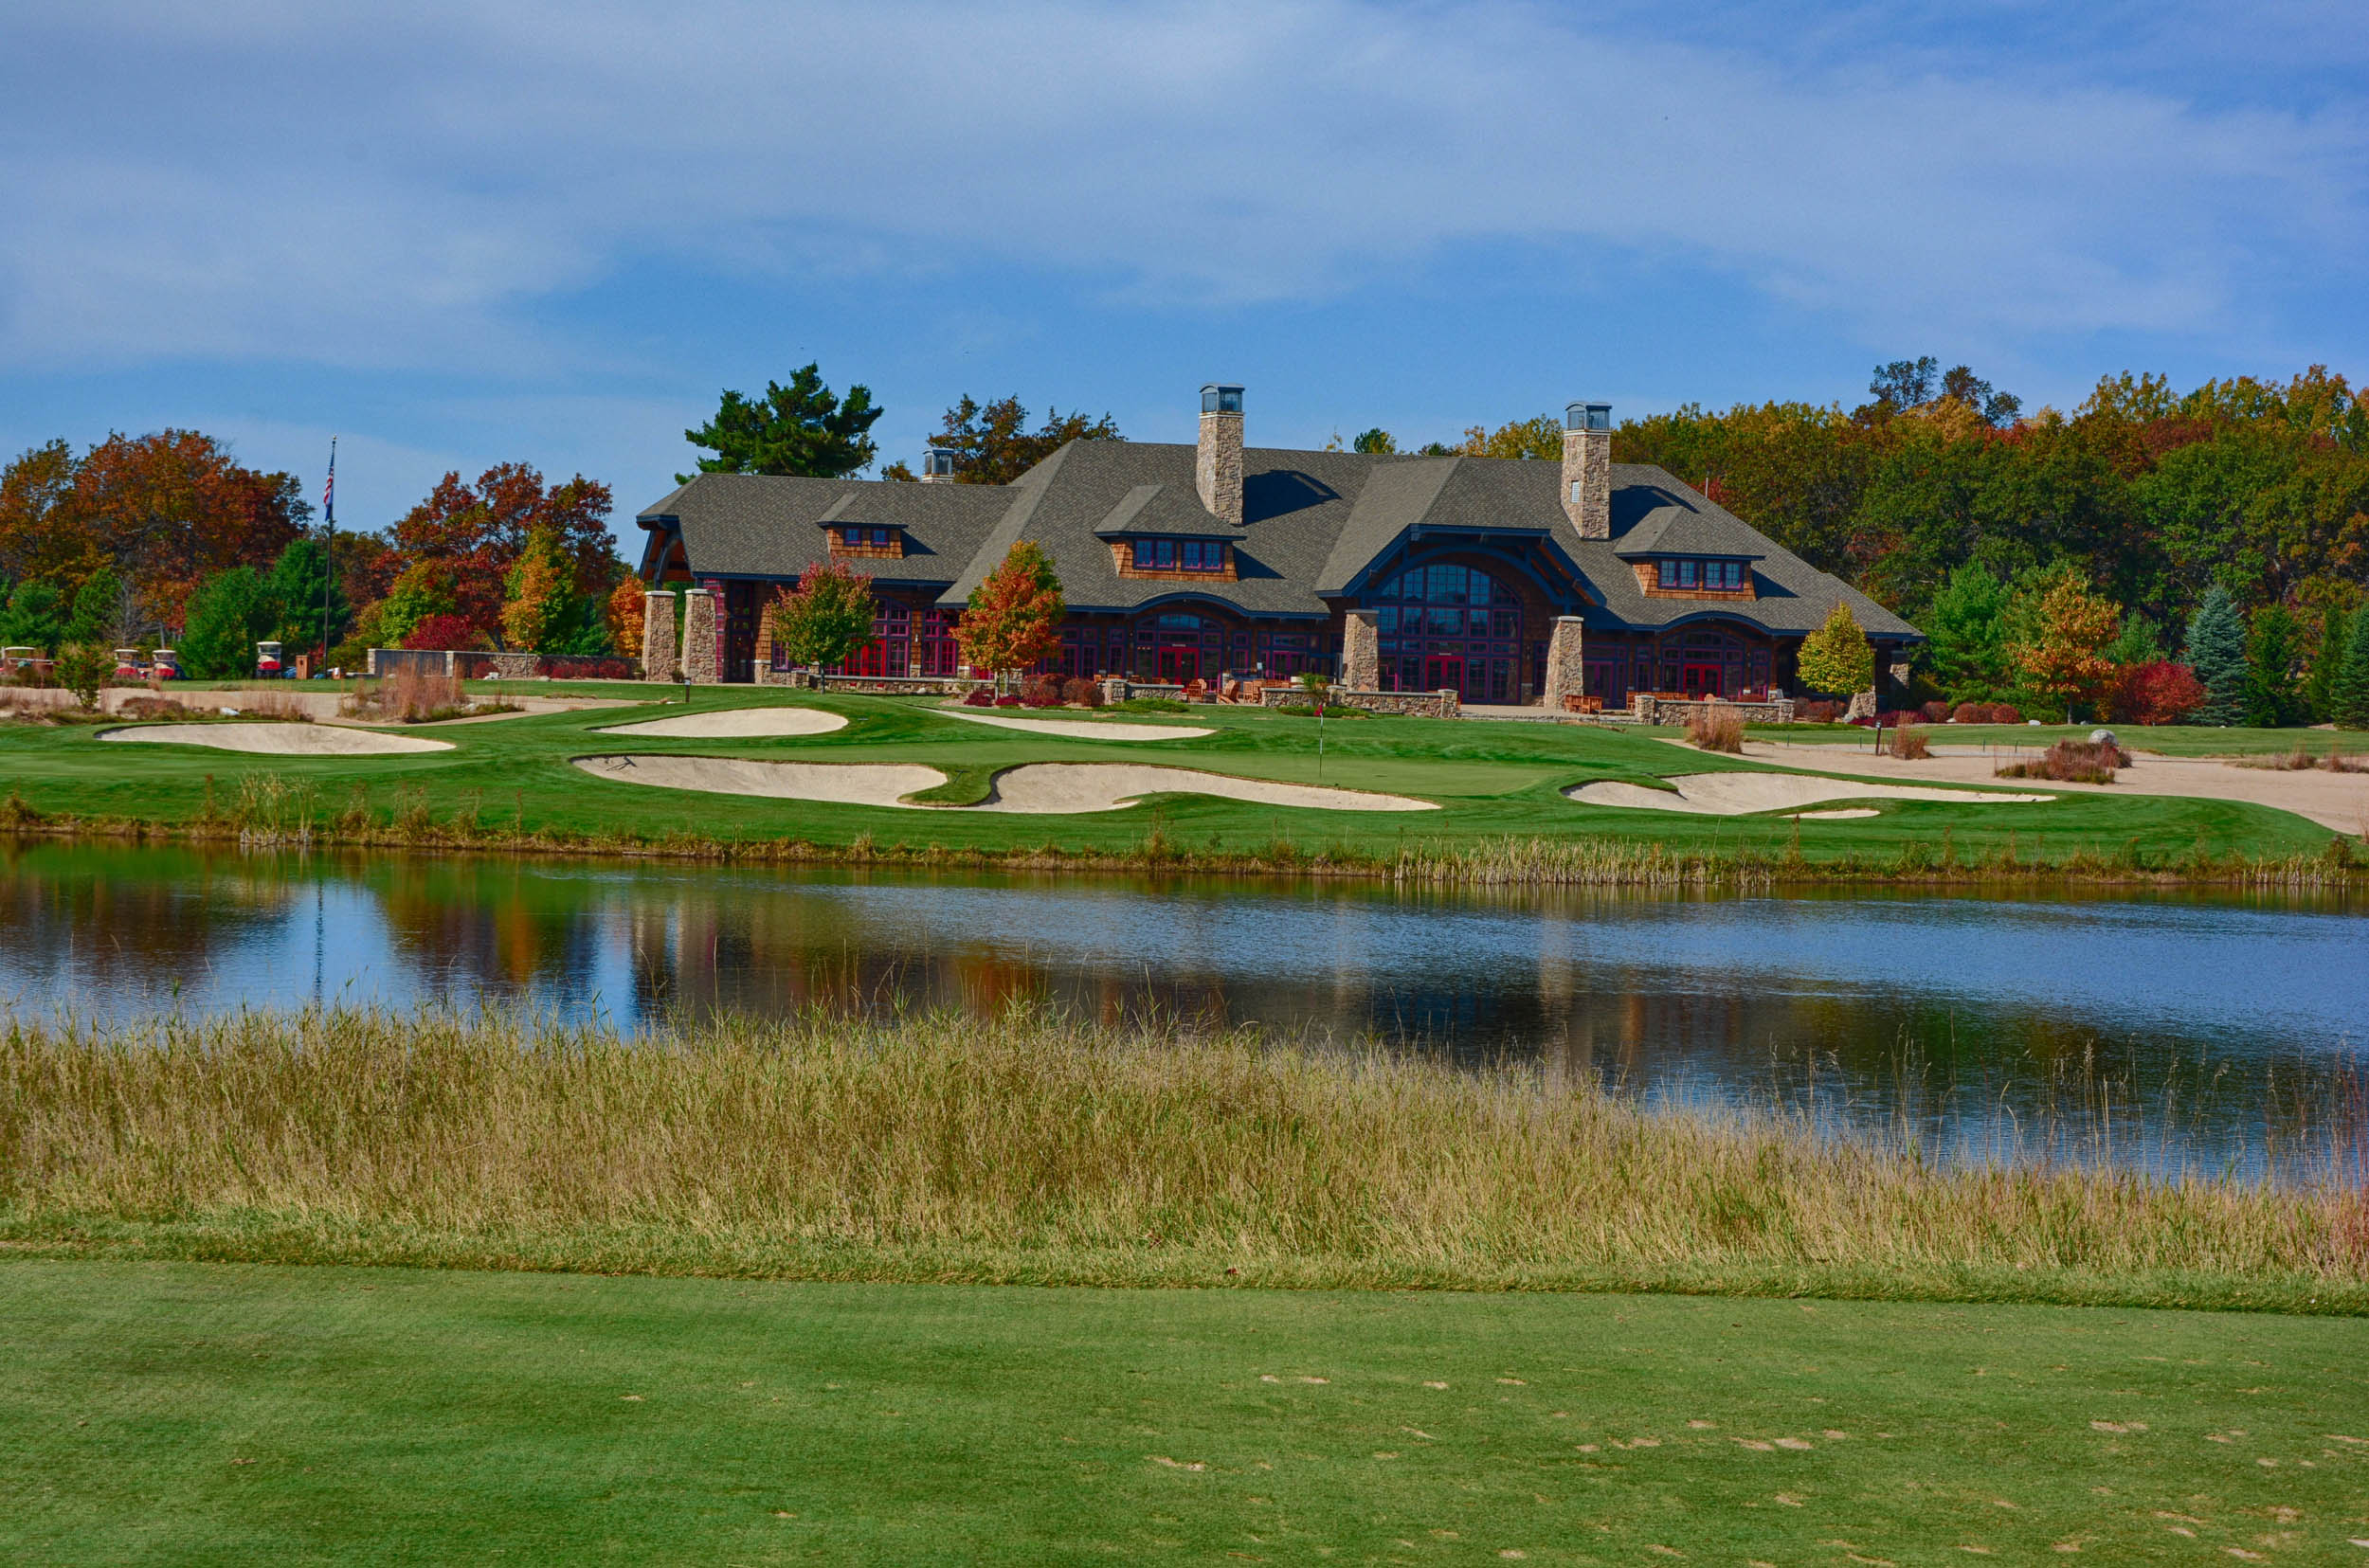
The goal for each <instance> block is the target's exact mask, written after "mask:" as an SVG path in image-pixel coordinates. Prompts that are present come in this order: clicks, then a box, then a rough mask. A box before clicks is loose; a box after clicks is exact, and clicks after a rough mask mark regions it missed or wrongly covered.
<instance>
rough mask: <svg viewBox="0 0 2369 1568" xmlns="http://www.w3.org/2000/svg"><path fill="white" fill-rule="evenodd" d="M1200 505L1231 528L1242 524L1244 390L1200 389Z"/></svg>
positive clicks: (1196, 465)
mask: <svg viewBox="0 0 2369 1568" xmlns="http://www.w3.org/2000/svg"><path fill="white" fill-rule="evenodd" d="M1193 483H1194V485H1195V486H1196V487H1197V488H1198V489H1199V490H1200V491H1201V504H1202V505H1203V506H1205V507H1207V508H1208V509H1209V510H1210V511H1212V512H1214V513H1216V514H1218V516H1219V518H1220V519H1221V521H1222V522H1224V524H1225V525H1226V526H1227V527H1228V528H1239V527H1241V526H1242V389H1241V388H1240V387H1221V386H1219V385H1217V384H1216V383H1215V382H1212V383H1211V384H1210V385H1208V386H1206V387H1203V388H1202V389H1201V448H1200V451H1199V452H1198V453H1197V454H1196V455H1195V457H1194V459H1193Z"/></svg>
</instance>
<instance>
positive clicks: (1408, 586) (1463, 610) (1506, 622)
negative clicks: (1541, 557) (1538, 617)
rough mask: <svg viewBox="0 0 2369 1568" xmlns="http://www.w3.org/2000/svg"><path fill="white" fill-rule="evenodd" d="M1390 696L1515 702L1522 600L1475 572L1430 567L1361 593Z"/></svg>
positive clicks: (1472, 569)
mask: <svg viewBox="0 0 2369 1568" xmlns="http://www.w3.org/2000/svg"><path fill="white" fill-rule="evenodd" d="M1365 602H1366V604H1368V605H1369V606H1370V607H1371V608H1372V609H1373V611H1374V621H1375V627H1374V630H1375V632H1376V633H1377V634H1378V635H1379V638H1380V640H1381V644H1382V646H1381V653H1382V683H1383V687H1384V688H1385V689H1387V690H1391V691H1401V692H1436V691H1438V690H1439V689H1440V688H1441V687H1450V688H1453V689H1454V690H1455V691H1456V694H1458V695H1459V696H1460V697H1462V698H1463V699H1464V700H1465V701H1467V702H1512V701H1515V700H1517V698H1518V696H1519V693H1520V686H1521V679H1522V675H1521V670H1522V598H1521V595H1519V594H1518V593H1516V592H1514V590H1513V588H1512V586H1510V585H1509V584H1507V583H1505V582H1503V581H1502V580H1500V579H1498V578H1496V577H1492V576H1491V575H1490V574H1489V573H1488V572H1486V571H1483V570H1481V569H1480V568H1477V567H1463V566H1455V565H1451V564H1449V563H1446V562H1435V563H1433V564H1431V565H1429V566H1421V567H1410V568H1407V569H1406V570H1404V571H1402V572H1400V573H1399V574H1398V575H1396V576H1394V577H1390V578H1386V579H1384V580H1383V582H1382V583H1381V584H1380V585H1379V586H1377V587H1376V588H1375V589H1374V590H1373V591H1372V592H1370V593H1369V594H1367V595H1366V601H1365Z"/></svg>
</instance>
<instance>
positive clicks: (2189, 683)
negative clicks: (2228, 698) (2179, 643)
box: [2114, 658, 2207, 724]
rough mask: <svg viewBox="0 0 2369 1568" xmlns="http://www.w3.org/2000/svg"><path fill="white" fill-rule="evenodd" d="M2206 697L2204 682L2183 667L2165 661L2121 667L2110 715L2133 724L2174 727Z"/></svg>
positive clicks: (2199, 706) (2195, 673) (2200, 704)
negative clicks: (2171, 725)
mask: <svg viewBox="0 0 2369 1568" xmlns="http://www.w3.org/2000/svg"><path fill="white" fill-rule="evenodd" d="M2206 698H2207V694H2206V692H2205V689H2204V682H2202V681H2200V680H2198V679H2197V672H2196V671H2194V670H2192V669H2190V668H2189V667H2188V666H2187V665H2185V664H2175V663H2173V662H2172V661H2171V660H2170V659H2167V658H2166V659H2158V660H2156V661H2155V662H2154V663H2152V664H2125V665H2124V666H2123V671H2122V678H2121V679H2120V680H2119V681H2117V682H2116V684H2115V688H2114V716H2115V717H2116V718H2117V719H2121V720H2123V721H2125V722H2126V723H2134V724H2178V723H2179V721H2180V720H2182V719H2184V718H2186V717H2187V716H2188V715H2189V714H2191V713H2193V712H2196V711H2197V709H2199V708H2201V707H2203V706H2204V705H2205V701H2206Z"/></svg>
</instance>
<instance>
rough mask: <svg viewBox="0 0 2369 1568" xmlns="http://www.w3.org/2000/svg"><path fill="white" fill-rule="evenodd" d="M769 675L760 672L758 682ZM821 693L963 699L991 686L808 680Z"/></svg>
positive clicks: (951, 679)
mask: <svg viewBox="0 0 2369 1568" xmlns="http://www.w3.org/2000/svg"><path fill="white" fill-rule="evenodd" d="M770 674H772V672H770V671H765V670H760V671H758V672H757V675H758V678H759V679H763V678H764V677H765V676H768V675H770ZM773 678H774V679H775V680H776V681H787V679H788V678H789V676H787V675H775V676H774V677H773ZM812 678H814V679H815V680H817V681H819V682H820V683H821V686H822V689H823V691H825V692H864V693H869V694H872V695H874V696H886V697H965V696H968V695H969V694H971V693H973V692H976V691H977V690H979V689H980V688H981V687H983V686H993V685H994V684H995V682H993V681H991V680H972V679H970V678H969V677H968V676H814V677H812Z"/></svg>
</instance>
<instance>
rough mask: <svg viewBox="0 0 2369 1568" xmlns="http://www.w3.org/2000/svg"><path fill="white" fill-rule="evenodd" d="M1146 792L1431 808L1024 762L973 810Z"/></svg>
mask: <svg viewBox="0 0 2369 1568" xmlns="http://www.w3.org/2000/svg"><path fill="white" fill-rule="evenodd" d="M1146 795H1215V796H1218V797H1219V798H1221V799H1222V800H1228V801H1252V802H1257V803H1258V804H1259V805H1288V806H1300V807H1303V808H1306V809H1308V810H1311V811H1437V810H1438V809H1439V808H1438V806H1436V805H1434V804H1432V802H1429V801H1418V800H1413V799H1410V798H1408V797H1407V796H1404V795H1374V794H1369V793H1367V792H1366V791H1365V790H1359V789H1327V788H1324V787H1322V786H1321V785H1316V784H1273V783H1270V782H1269V781H1267V780H1265V779H1237V778H1233V777H1231V776H1229V775H1227V774H1223V773H1203V772H1200V771H1198V770H1197V769H1194V768H1189V767H1153V766H1148V765H1146V764H1141V763H1030V764H1029V765H1027V766H1024V767H1014V768H1010V769H1007V770H1005V771H1004V772H1002V773H999V774H997V775H996V779H995V799H993V800H991V801H989V802H986V804H984V805H979V806H973V807H972V808H971V809H972V810H974V811H1007V812H1015V813H1020V814H1022V815H1027V816H1056V815H1067V814H1069V813H1072V812H1080V811H1115V810H1117V809H1118V808H1119V807H1121V806H1128V805H1133V804H1134V803H1135V802H1136V801H1137V800H1138V799H1140V798H1141V797H1143V796H1146Z"/></svg>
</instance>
